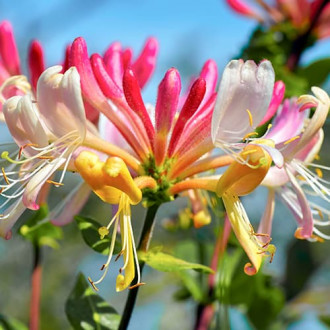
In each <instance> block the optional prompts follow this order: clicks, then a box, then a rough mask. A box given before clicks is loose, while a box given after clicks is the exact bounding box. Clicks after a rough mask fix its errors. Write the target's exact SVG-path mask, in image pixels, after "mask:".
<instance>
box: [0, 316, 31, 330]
mask: <svg viewBox="0 0 330 330" xmlns="http://www.w3.org/2000/svg"><path fill="white" fill-rule="evenodd" d="M27 329H28V327H27V326H26V325H25V324H23V323H21V322H20V321H18V320H15V319H13V318H11V317H7V316H4V315H1V314H0V330H27Z"/></svg>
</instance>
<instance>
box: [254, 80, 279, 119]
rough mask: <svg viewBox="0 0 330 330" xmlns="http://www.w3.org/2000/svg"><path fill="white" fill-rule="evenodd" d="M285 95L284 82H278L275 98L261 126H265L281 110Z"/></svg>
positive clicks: (275, 88) (276, 83) (275, 87)
mask: <svg viewBox="0 0 330 330" xmlns="http://www.w3.org/2000/svg"><path fill="white" fill-rule="evenodd" d="M284 93H285V84H284V82H283V81H281V80H279V81H276V82H275V84H274V90H273V96H272V99H271V101H270V104H269V107H268V110H267V112H266V114H265V117H264V118H263V119H262V121H261V122H260V124H259V125H263V124H264V123H266V122H267V121H268V120H270V119H271V118H272V117H273V116H274V115H275V113H276V111H277V110H278V109H279V106H280V105H281V103H282V100H283V97H284Z"/></svg>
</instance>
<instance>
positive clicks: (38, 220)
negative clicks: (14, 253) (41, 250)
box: [19, 204, 63, 249]
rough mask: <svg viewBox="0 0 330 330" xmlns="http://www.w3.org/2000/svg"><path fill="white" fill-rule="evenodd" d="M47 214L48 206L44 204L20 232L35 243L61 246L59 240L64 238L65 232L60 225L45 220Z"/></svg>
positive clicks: (55, 246)
mask: <svg viewBox="0 0 330 330" xmlns="http://www.w3.org/2000/svg"><path fill="white" fill-rule="evenodd" d="M47 216H48V206H47V205H46V204H43V205H41V206H40V208H39V210H38V211H36V212H34V213H33V214H32V216H31V218H30V219H28V220H27V221H26V222H25V223H24V225H23V226H22V227H21V228H20V230H19V233H20V234H21V235H22V236H23V237H24V238H25V239H27V240H29V241H31V242H32V243H33V244H35V245H39V246H43V245H47V246H50V247H52V248H54V249H56V248H58V247H59V245H58V242H57V240H59V239H61V238H62V236H63V232H62V229H61V228H60V227H57V226H54V225H53V224H52V223H50V222H49V221H43V220H44V219H46V218H47Z"/></svg>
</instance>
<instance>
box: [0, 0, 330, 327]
mask: <svg viewBox="0 0 330 330" xmlns="http://www.w3.org/2000/svg"><path fill="white" fill-rule="evenodd" d="M2 20H9V21H10V22H11V24H12V25H13V29H14V33H15V38H16V42H17V45H18V48H19V52H20V56H21V61H22V65H23V68H24V70H25V72H27V70H26V58H27V50H28V46H29V44H30V42H31V40H33V39H37V40H39V41H40V42H41V44H42V45H43V47H44V51H45V58H46V64H47V66H51V65H54V64H58V63H61V62H62V61H63V58H64V52H65V47H66V46H67V45H68V44H70V43H71V42H72V41H73V40H74V39H75V38H76V37H78V36H83V37H84V38H85V39H86V41H87V45H88V49H89V53H90V54H92V53H94V52H98V53H103V52H104V51H105V50H106V48H107V47H108V46H109V44H110V43H112V42H113V41H120V42H121V43H122V45H123V46H124V47H132V48H133V50H134V54H138V53H139V51H140V50H141V48H142V46H143V44H144V42H145V40H146V38H147V37H149V36H154V37H156V38H157V39H158V42H159V45H160V51H159V56H158V65H157V67H156V71H155V73H154V75H153V77H152V79H151V81H150V82H149V83H148V85H147V86H146V88H145V90H144V92H143V96H144V100H145V101H147V102H150V103H154V102H155V98H156V91H157V85H158V83H159V82H160V80H161V79H162V77H163V75H164V73H165V72H166V70H167V69H168V68H170V67H176V68H177V69H178V70H179V72H180V74H181V76H182V79H183V85H187V84H188V82H189V78H190V77H191V76H193V75H196V74H197V73H198V72H199V71H200V69H201V67H202V65H203V63H204V62H205V61H206V60H207V59H209V58H212V59H214V60H215V61H216V62H217V64H218V67H219V73H220V74H221V72H222V70H223V68H224V66H225V65H226V63H227V62H228V61H229V60H230V59H232V58H235V57H237V55H238V54H239V53H240V49H241V48H242V47H243V46H244V45H246V43H247V42H248V39H249V37H250V35H251V33H252V31H253V30H254V29H255V27H256V22H255V21H253V20H249V19H246V18H244V17H242V16H238V15H237V14H235V13H234V12H233V11H232V10H230V9H229V7H228V6H227V5H226V3H225V1H222V0H205V1H187V0H175V1H174V0H167V1H154V0H153V1H152V0H135V1H133V0H126V1H123V0H120V1H119V0H93V1H90V0H63V1H60V0H56V1H55V0H53V1H36V0H35V1H24V2H22V1H18V0H12V1H4V0H1V1H0V21H2ZM329 54H330V40H329V39H325V40H321V41H318V42H317V43H316V45H315V46H314V47H312V48H310V49H309V50H307V51H306V52H305V53H304V54H303V57H302V63H304V64H308V63H310V62H312V61H314V60H315V59H318V58H322V57H325V56H328V55H329ZM328 83H329V82H328ZM306 92H308V91H306ZM328 131H329V130H328ZM8 139H9V135H8V132H7V130H6V128H5V126H3V125H2V126H0V140H1V142H5V141H8ZM329 148H330V146H329V138H328V136H327V135H326V143H325V145H324V147H323V154H321V158H322V159H323V160H324V164H327V163H328V164H329V154H328V153H327V152H326V151H327V150H329ZM57 194H58V192H57ZM61 194H63V195H64V194H65V191H62V192H61ZM57 198H58V199H60V198H62V195H58V196H57ZM265 199H266V198H265V191H264V190H263V189H262V188H260V189H258V191H257V192H256V193H254V194H252V195H251V196H249V197H247V198H245V199H244V201H243V203H244V205H245V206H246V209H247V213H248V214H249V216H250V218H251V219H252V222H253V221H254V223H256V222H257V221H258V220H259V219H260V217H261V214H262V212H263V209H258V207H256V205H264V201H265ZM185 203H186V202H185V200H184V199H183V198H182V199H178V200H177V201H176V202H175V203H174V204H171V205H170V206H166V205H163V206H162V207H161V209H160V212H159V213H158V216H157V230H156V233H155V238H154V243H153V244H155V245H157V244H158V245H163V246H165V247H171V246H172V245H173V244H174V242H178V241H180V242H181V243H182V245H183V246H184V244H185V242H187V244H188V246H189V240H191V239H196V240H199V239H201V237H204V238H205V236H206V237H208V235H210V231H211V230H210V229H207V228H206V229H203V230H201V231H199V232H197V231H196V230H195V229H190V230H188V231H186V232H184V233H182V232H176V233H169V232H168V231H167V230H165V229H164V226H162V224H163V223H164V221H165V220H166V219H169V218H175V217H176V215H177V210H178V209H179V208H180V207H183V206H184V205H185ZM95 209H97V210H98V212H97V213H95V211H94V210H95ZM275 212H276V213H275V221H274V230H273V235H272V237H273V242H275V244H276V246H277V248H278V251H277V253H276V256H275V259H274V262H273V264H271V265H269V266H268V265H267V269H266V271H267V272H269V273H270V274H272V276H274V277H275V279H276V282H277V283H278V284H279V285H280V286H282V287H284V288H285V290H286V294H288V292H289V293H290V294H291V296H289V298H288V301H289V313H288V314H285V315H284V318H285V317H287V315H298V316H297V317H296V319H294V322H293V321H292V322H291V323H290V325H288V327H289V328H290V329H303V328H304V327H305V328H306V329H326V328H327V326H326V323H322V322H321V321H320V320H319V316H323V321H324V320H325V319H326V318H327V317H328V321H329V319H330V299H329V297H330V278H329V276H328V274H329V271H330V257H329V252H328V251H329V249H330V244H329V242H325V243H323V244H312V243H308V242H302V241H296V240H293V239H292V238H293V233H294V230H295V223H294V220H293V218H292V216H291V214H290V213H289V211H287V210H286V209H285V208H283V207H281V205H280V204H279V203H277V206H276V211H275ZM82 214H84V215H90V216H91V217H93V218H94V219H96V220H98V221H100V222H103V223H104V222H105V220H104V219H108V218H109V217H110V214H111V208H109V206H107V205H104V204H102V203H101V202H100V201H99V200H98V199H97V198H95V197H94V196H91V198H90V200H89V202H88V204H87V205H86V207H85V208H84V210H83V211H82ZM133 214H134V215H133V218H134V219H133V221H136V222H135V223H133V226H134V227H136V229H137V230H136V233H138V231H139V229H138V228H139V220H140V219H142V218H143V214H144V209H143V208H142V207H141V206H138V207H136V208H135V209H134V210H133ZM26 217H28V215H26ZM164 219H165V220H164ZM283 228H285V230H283ZM13 236H14V237H13V238H12V239H11V240H9V241H3V240H1V241H0V255H1V258H0V276H1V281H0V314H3V315H8V316H11V317H14V318H16V319H18V320H20V321H21V322H23V323H25V324H27V323H28V313H29V310H28V306H29V292H30V273H31V269H32V259H33V257H32V248H31V246H30V245H29V243H27V242H25V241H23V240H22V239H21V238H20V237H19V236H18V235H15V234H14V235H13ZM299 253H300V255H299ZM103 258H104V256H101V255H97V254H96V253H93V252H91V250H90V249H89V248H88V247H87V246H86V245H84V243H83V241H82V239H81V235H80V233H79V232H78V230H77V227H76V224H75V223H72V224H70V225H68V226H67V227H66V228H65V229H64V235H63V239H62V240H61V241H60V248H59V249H57V250H51V249H48V248H46V249H45V250H44V260H45V261H44V262H45V264H44V274H43V292H42V319H41V325H42V329H69V328H70V325H69V323H68V321H67V320H66V317H65V313H64V305H65V301H66V299H67V296H68V295H69V293H70V291H71V290H72V287H73V285H74V282H75V278H76V274H77V273H78V272H79V271H82V272H83V273H84V274H85V275H86V276H91V277H92V278H94V277H97V275H96V274H97V272H98V269H99V267H100V265H101V264H102V263H103ZM297 260H298V261H299V262H298V263H297ZM297 272H298V273H297ZM115 274H117V271H113V272H111V271H110V272H109V276H108V277H107V278H106V280H105V281H104V282H103V283H102V285H100V289H101V290H100V295H101V296H103V297H104V299H106V300H107V301H108V302H109V303H110V304H111V305H112V306H114V307H115V308H116V309H117V310H118V311H119V312H120V311H121V309H122V308H123V304H124V302H125V295H126V293H120V294H116V293H115V290H114V281H115ZM144 280H145V282H147V283H148V285H147V286H145V288H143V290H141V296H139V299H138V305H137V309H136V311H135V313H134V315H133V319H132V321H131V325H130V329H142V328H141V324H142V323H141V322H143V329H146V330H147V329H168V328H169V326H170V327H171V329H191V328H192V326H193V323H194V311H195V306H194V304H193V303H192V301H191V300H189V299H188V300H185V301H184V302H180V301H177V300H175V299H174V298H173V295H174V293H175V292H176V291H177V289H178V287H179V282H178V279H177V278H175V277H174V276H172V275H171V274H168V273H165V274H161V273H158V272H156V271H154V270H151V269H150V268H146V269H145V273H144ZM294 284H296V285H298V287H299V288H298V289H297V288H295V287H294ZM302 287H303V288H304V290H303V291H301V288H302ZM290 290H291V291H290ZM298 291H299V293H300V294H299V295H296V293H297V292H298ZM293 297H294V300H290V299H291V298H293ZM290 313H291V314H290ZM230 317H231V322H232V328H233V329H252V328H253V326H252V325H251V324H250V323H249V322H248V321H247V319H246V318H245V317H244V316H243V313H241V311H240V308H239V307H235V308H233V309H231V312H230ZM142 320H143V321H142ZM173 320H175V322H174V323H173ZM0 329H1V325H0Z"/></svg>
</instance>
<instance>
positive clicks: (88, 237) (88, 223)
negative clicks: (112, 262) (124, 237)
mask: <svg viewBox="0 0 330 330" xmlns="http://www.w3.org/2000/svg"><path fill="white" fill-rule="evenodd" d="M75 220H76V222H77V225H78V228H79V230H80V232H81V235H82V237H83V239H84V241H85V243H86V244H87V245H88V246H89V247H90V248H92V249H93V250H94V251H96V252H98V253H102V254H105V255H107V254H108V253H109V247H110V238H109V237H107V236H106V237H104V238H103V239H101V238H100V234H99V228H100V227H102V225H101V224H100V223H98V222H97V221H95V220H92V219H90V218H86V217H83V216H76V217H75ZM120 249H121V247H120V243H119V242H117V241H116V243H115V249H114V254H116V253H118V252H119V251H120Z"/></svg>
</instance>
